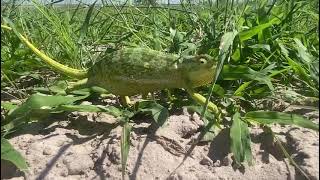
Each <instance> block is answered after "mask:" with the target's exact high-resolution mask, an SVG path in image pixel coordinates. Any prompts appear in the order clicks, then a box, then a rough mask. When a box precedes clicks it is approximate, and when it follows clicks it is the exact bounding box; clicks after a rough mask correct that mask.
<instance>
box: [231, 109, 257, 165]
mask: <svg viewBox="0 0 320 180" xmlns="http://www.w3.org/2000/svg"><path fill="white" fill-rule="evenodd" d="M232 119H233V122H232V126H231V128H230V138H231V152H232V153H233V155H234V158H235V160H236V163H237V164H238V165H239V164H240V163H242V162H243V161H244V160H246V161H247V162H248V164H249V165H252V153H251V139H250V133H249V129H248V126H247V124H246V123H244V122H243V121H241V117H240V113H239V112H236V113H235V114H234V115H233V117H232Z"/></svg>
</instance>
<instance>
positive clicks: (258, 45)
mask: <svg viewBox="0 0 320 180" xmlns="http://www.w3.org/2000/svg"><path fill="white" fill-rule="evenodd" d="M248 47H249V48H252V49H264V50H266V51H269V52H270V45H269V44H255V45H252V46H248Z"/></svg>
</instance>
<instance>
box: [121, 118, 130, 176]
mask: <svg viewBox="0 0 320 180" xmlns="http://www.w3.org/2000/svg"><path fill="white" fill-rule="evenodd" d="M130 131H131V127H130V125H129V122H128V121H126V122H125V123H124V126H123V128H122V134H121V169H122V179H123V180H124V174H125V171H126V164H127V158H128V154H129V148H130Z"/></svg>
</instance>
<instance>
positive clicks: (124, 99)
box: [120, 96, 133, 107]
mask: <svg viewBox="0 0 320 180" xmlns="http://www.w3.org/2000/svg"><path fill="white" fill-rule="evenodd" d="M120 103H121V104H122V105H123V106H125V107H129V106H131V105H132V104H133V103H132V102H131V101H130V98H129V96H120Z"/></svg>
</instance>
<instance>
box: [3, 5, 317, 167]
mask: <svg viewBox="0 0 320 180" xmlns="http://www.w3.org/2000/svg"><path fill="white" fill-rule="evenodd" d="M318 4H319V2H318V1H316V0H312V1H306V0H305V1H304V0H301V1H293V0H278V1H270V2H268V1H244V2H243V3H239V4H236V3H235V1H233V0H231V1H224V3H221V1H216V3H213V4H212V3H210V1H209V2H206V3H205V2H204V3H203V4H199V5H191V4H188V3H186V2H184V3H183V4H181V5H174V6H166V5H157V6H149V5H141V6H128V5H123V6H116V5H113V4H111V5H108V6H97V5H90V6H87V5H85V4H81V3H80V4H78V5H76V6H68V7H60V6H56V7H55V6H43V5H41V4H38V3H37V2H34V4H33V6H28V7H23V6H16V5H15V4H9V5H7V6H4V7H2V13H1V17H2V18H3V17H8V18H9V19H11V20H12V21H13V22H14V24H15V25H16V26H17V28H18V30H19V31H20V32H23V33H24V34H25V35H26V36H27V37H28V38H29V40H31V41H32V43H34V44H35V45H36V46H37V47H39V48H40V49H41V50H42V51H43V52H45V53H46V54H48V55H49V56H50V57H53V59H56V60H58V61H59V62H61V63H63V64H66V65H68V66H71V67H75V68H82V69H85V68H88V67H90V66H92V64H94V63H95V62H96V61H98V60H99V57H100V56H99V54H100V53H101V52H104V51H106V52H111V51H113V50H116V49H119V48H122V47H141V46H143V47H149V48H152V49H155V50H159V51H166V52H170V53H176V54H196V53H197V54H200V53H205V54H209V55H211V56H213V57H216V58H217V60H218V61H219V63H220V64H219V66H218V68H217V72H218V73H217V74H216V77H215V82H214V84H215V85H214V86H213V85H208V86H206V87H201V88H198V89H197V91H198V92H200V93H201V94H203V95H205V96H206V97H208V99H210V101H212V102H214V103H215V104H216V105H217V106H218V107H219V109H221V110H224V113H223V114H222V115H221V116H223V117H232V121H231V122H221V121H216V120H217V119H219V118H218V117H215V116H214V115H213V114H212V113H210V112H205V111H203V107H195V106H193V104H194V103H193V102H192V101H190V100H188V101H184V100H183V99H185V92H183V91H179V90H170V93H169V94H168V95H167V97H166V99H167V101H163V100H157V101H156V102H154V101H150V102H149V101H146V102H144V101H143V102H141V103H140V104H138V105H137V106H135V107H132V108H128V109H125V108H123V107H112V108H111V109H110V108H102V107H96V106H80V105H78V104H79V103H78V102H76V101H72V102H64V101H63V102H62V101H61V102H58V103H57V102H51V101H48V102H47V103H49V104H46V103H44V102H41V103H44V104H41V105H42V106H48V107H50V108H49V109H44V110H39V107H38V105H39V104H37V103H39V102H37V101H36V102H37V103H36V105H35V106H28V107H29V109H28V108H27V109H25V107H26V106H27V105H28V103H30V102H31V104H32V105H34V102H33V101H31V100H32V99H31V100H30V98H29V99H28V100H27V101H25V103H27V105H24V106H19V108H17V109H16V110H12V108H13V106H11V105H8V104H1V106H2V107H3V108H5V109H6V110H7V114H6V118H5V120H4V121H2V123H1V127H2V128H1V129H2V137H5V138H10V136H13V135H14V133H13V132H14V131H17V130H19V128H20V127H21V125H23V123H27V122H28V121H26V119H24V120H22V119H21V117H26V116H27V117H28V118H27V120H29V117H30V116H32V115H33V113H34V112H35V111H37V112H39V111H40V112H42V111H43V114H45V115H47V114H48V113H49V114H50V113H56V112H57V111H91V112H106V113H111V114H112V115H114V116H116V117H121V118H120V119H122V120H121V121H120V124H121V125H123V126H124V127H127V128H124V130H123V134H124V136H123V138H122V139H121V146H122V147H123V151H122V153H121V156H122V157H123V158H122V159H123V161H122V164H123V166H122V168H123V170H124V169H125V166H124V164H125V161H126V158H127V153H128V152H129V147H130V146H128V144H129V141H130V139H128V137H127V136H128V134H129V133H130V125H129V123H128V122H129V121H130V123H134V122H132V117H133V114H137V113H141V112H142V113H147V114H150V115H152V116H153V118H154V120H155V122H154V123H158V125H159V126H161V125H162V124H163V123H164V121H165V120H166V117H167V116H168V115H169V113H168V110H174V109H176V108H182V106H188V107H190V109H193V111H195V112H198V113H199V114H202V116H203V120H204V121H205V124H206V125H207V126H206V128H205V130H206V131H205V132H204V133H203V136H202V138H204V139H209V140H212V138H214V135H213V134H212V133H211V134H210V130H214V129H215V128H217V127H218V128H230V129H231V134H230V138H231V140H232V141H231V142H232V146H231V147H232V149H231V151H232V152H233V153H234V155H235V156H236V158H235V160H236V161H237V163H238V164H241V163H243V162H244V161H248V162H250V163H251V150H250V142H251V141H250V138H248V136H246V135H247V134H248V132H249V130H248V128H250V126H251V125H253V124H260V125H262V126H268V124H270V123H280V124H289V125H298V126H302V127H306V128H311V129H314V130H317V131H318V125H316V124H314V123H311V121H309V120H306V119H305V118H303V117H300V116H288V115H287V114H282V113H279V112H259V111H257V107H256V106H255V105H254V102H255V101H256V100H258V99H266V98H268V97H269V96H275V94H276V93H277V91H276V90H278V89H279V88H280V89H282V92H285V91H287V90H288V91H294V92H295V93H296V95H294V96H292V97H293V99H294V100H293V101H296V100H297V99H299V98H300V99H301V97H303V98H302V99H309V100H310V101H314V102H316V103H315V104H318V102H319V36H318V31H319V24H318V21H319V11H318ZM2 22H3V21H2ZM1 35H2V38H1V63H2V66H1V74H2V76H1V80H2V83H1V89H3V88H5V87H10V88H13V89H15V90H16V91H17V93H18V95H19V99H23V100H24V99H26V98H27V97H28V96H29V95H28V94H26V93H23V92H22V91H21V88H19V87H18V86H17V85H16V84H15V83H16V80H17V79H19V77H21V76H22V75H27V74H32V73H33V72H34V70H38V69H47V68H48V67H47V66H46V65H45V64H43V63H42V62H41V61H40V60H39V59H38V57H36V55H34V54H33V53H32V51H31V50H29V49H28V48H26V46H24V45H23V44H22V43H21V42H20V40H19V39H18V38H17V37H16V36H15V34H14V33H10V32H9V31H5V30H3V29H2V30H1ZM60 80H70V79H68V78H67V77H60ZM38 86H39V87H38V88H34V92H42V93H46V94H48V93H50V94H52V95H54V96H57V97H60V96H65V95H66V94H67V92H66V91H65V90H66V86H67V85H66V84H64V81H59V82H58V83H56V84H49V86H50V88H49V89H48V88H47V86H48V85H44V84H39V85H38ZM97 93H98V94H101V93H105V91H101V89H94V88H93V89H89V90H88V89H87V90H82V91H78V92H73V95H74V96H75V97H78V98H80V99H79V100H80V101H81V98H82V96H96V94H97ZM32 97H33V96H31V98H32ZM33 98H34V97H33ZM85 98H86V97H85ZM50 103H51V104H50ZM52 103H53V104H52ZM248 104H249V105H248ZM29 105H30V104H29ZM14 107H15V106H14ZM32 107H36V108H32ZM10 110H11V111H10ZM17 112H19V113H18V114H17ZM157 112H161V115H159V113H158V114H157ZM12 114H13V115H12ZM41 117H43V116H41ZM159 122H160V123H159ZM239 134H240V135H241V134H242V135H244V136H239ZM237 137H239V139H237ZM278 143H279V142H278ZM8 148H12V147H11V146H10V147H9V146H8ZM1 153H2V152H1ZM13 154H15V152H14V153H13ZM16 156H18V155H16ZM20 164H23V162H21V161H20ZM293 164H294V165H295V166H296V167H297V165H296V164H295V163H293ZM297 168H298V167H297ZM298 169H300V168H298Z"/></svg>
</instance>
